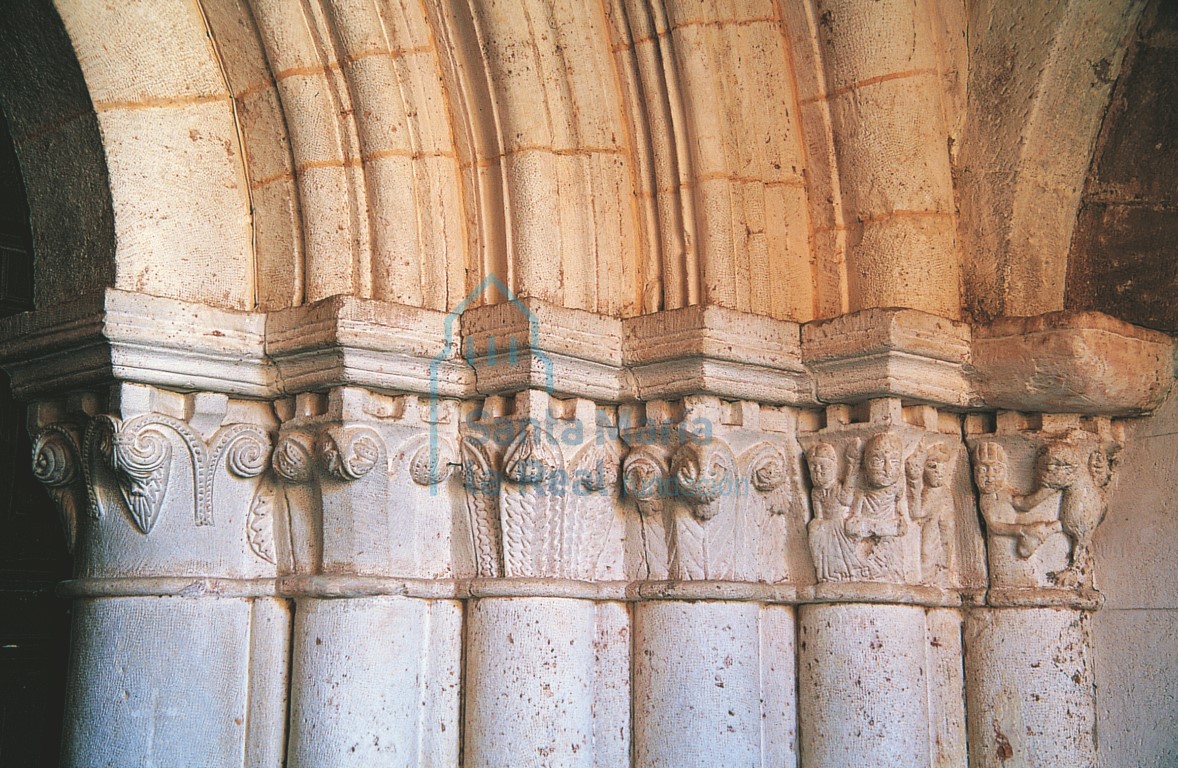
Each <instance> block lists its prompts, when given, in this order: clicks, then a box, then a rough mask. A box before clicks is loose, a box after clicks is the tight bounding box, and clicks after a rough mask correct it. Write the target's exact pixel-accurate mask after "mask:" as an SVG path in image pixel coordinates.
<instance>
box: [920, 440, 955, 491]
mask: <svg viewBox="0 0 1178 768" xmlns="http://www.w3.org/2000/svg"><path fill="white" fill-rule="evenodd" d="M952 464H953V454H952V453H951V452H950V451H949V446H947V445H945V444H944V443H933V444H932V445H930V446H929V448H928V451H927V452H926V453H925V457H924V484H925V485H927V486H929V487H930V488H940V487H941V486H942V485H944V484H945V483H946V482H947V481H948V479H949V471H950V469H951V468H952V467H951V465H952Z"/></svg>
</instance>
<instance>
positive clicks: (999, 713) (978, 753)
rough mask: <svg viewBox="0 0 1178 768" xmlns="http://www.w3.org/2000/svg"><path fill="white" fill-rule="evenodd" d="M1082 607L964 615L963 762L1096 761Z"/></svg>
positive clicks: (975, 765) (1074, 766)
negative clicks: (965, 725)
mask: <svg viewBox="0 0 1178 768" xmlns="http://www.w3.org/2000/svg"><path fill="white" fill-rule="evenodd" d="M1091 641H1092V638H1091V635H1090V629H1089V616H1088V614H1087V613H1086V612H1084V611H1080V610H1075V609H1069V608H978V609H974V610H972V611H970V612H969V614H968V615H967V616H966V620H965V649H966V655H965V679H966V711H967V713H968V720H969V754H970V766H971V768H990V767H991V766H993V768H1004V767H1005V766H1010V765H1035V766H1038V765H1042V766H1054V765H1059V766H1068V767H1069V768H1092V767H1093V766H1095V765H1096V691H1095V688H1094V687H1093V671H1092V657H1091V648H1092V642H1091Z"/></svg>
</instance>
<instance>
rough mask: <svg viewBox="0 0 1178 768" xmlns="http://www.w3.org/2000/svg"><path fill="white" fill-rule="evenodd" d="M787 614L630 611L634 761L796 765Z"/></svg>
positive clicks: (661, 605) (668, 604)
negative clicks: (633, 654) (632, 641)
mask: <svg viewBox="0 0 1178 768" xmlns="http://www.w3.org/2000/svg"><path fill="white" fill-rule="evenodd" d="M794 634H795V630H794V612H793V608H792V607H790V606H761V605H759V604H757V603H753V602H703V601H701V602H681V601H652V602H643V603H639V604H638V605H637V607H636V608H635V630H634V637H635V644H634V650H635V656H634V658H635V665H634V683H633V685H634V692H633V696H634V764H635V765H636V766H642V767H643V768H656V767H660V766H662V767H666V768H672V767H673V768H709V767H710V766H716V765H732V766H742V765H757V766H760V765H773V766H785V765H795V764H796V750H795V743H796V738H795V727H794V723H795V711H796V710H795V696H794V691H795V685H794V666H795V665H794Z"/></svg>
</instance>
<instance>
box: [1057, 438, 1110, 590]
mask: <svg viewBox="0 0 1178 768" xmlns="http://www.w3.org/2000/svg"><path fill="white" fill-rule="evenodd" d="M1042 461H1043V463H1044V469H1043V472H1044V484H1045V485H1047V484H1050V487H1052V488H1057V489H1058V490H1060V491H1061V492H1062V494H1063V496H1062V498H1061V499H1060V504H1059V522H1060V525H1061V526H1062V528H1063V532H1064V533H1065V534H1067V537H1068V538H1069V539H1070V540H1071V542H1072V556H1071V560H1070V563H1069V565H1068V567H1067V568H1065V569H1064V570H1062V571H1060V572H1058V573H1055V574H1052V576H1051V579H1052V581H1054V582H1055V583H1056V584H1057V585H1058V586H1061V587H1065V588H1069V589H1074V588H1076V587H1080V586H1084V585H1088V584H1091V581H1092V552H1091V549H1090V546H1091V543H1092V536H1093V534H1095V533H1096V528H1097V526H1099V525H1100V523H1101V521H1103V520H1104V515H1105V512H1106V511H1107V509H1108V503H1107V500H1106V498H1105V494H1104V489H1105V488H1106V487H1107V486H1108V484H1109V482H1110V480H1111V479H1112V468H1111V464H1110V462H1109V458H1108V454H1107V453H1105V451H1104V449H1103V448H1102V447H1101V446H1097V447H1096V448H1094V449H1093V450H1092V451H1091V452H1090V453H1089V454H1088V458H1087V461H1086V462H1085V461H1083V451H1082V450H1081V448H1080V447H1079V446H1077V445H1073V444H1071V443H1067V442H1063V441H1061V442H1057V443H1051V444H1049V445H1048V446H1047V447H1046V448H1045V449H1044V451H1043V454H1042ZM1081 465H1085V468H1086V469H1087V472H1084V471H1082V470H1081Z"/></svg>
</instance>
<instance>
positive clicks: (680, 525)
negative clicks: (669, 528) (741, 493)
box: [671, 440, 739, 579]
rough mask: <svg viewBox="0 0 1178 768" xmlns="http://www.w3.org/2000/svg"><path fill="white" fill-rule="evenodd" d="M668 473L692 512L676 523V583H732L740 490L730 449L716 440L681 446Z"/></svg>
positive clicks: (677, 518)
mask: <svg viewBox="0 0 1178 768" xmlns="http://www.w3.org/2000/svg"><path fill="white" fill-rule="evenodd" d="M671 473H672V475H673V476H674V478H675V485H676V490H677V491H678V492H679V494H680V496H681V497H682V499H683V500H684V501H685V502H686V504H687V505H688V509H689V510H690V511H689V512H688V513H686V514H678V515H676V517H675V546H674V562H675V567H674V569H673V570H674V571H675V572H676V577H677V578H682V579H728V578H732V574H733V558H734V555H735V551H734V550H735V543H736V542H735V534H736V526H737V517H738V515H737V514H736V512H735V509H736V507H737V501H738V500H737V498H736V494H737V493H738V490H739V489H738V485H737V483H736V460H735V458H734V457H733V456H732V451H731V449H729V448H728V446H727V445H726V444H724V443H722V442H720V441H719V440H710V441H708V442H706V443H695V442H690V443H685V444H684V445H682V446H680V447H679V449H678V450H677V451H676V452H675V455H674V458H673V459H672V461H671ZM725 508H727V511H726V512H722V510H724V509H725Z"/></svg>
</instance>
